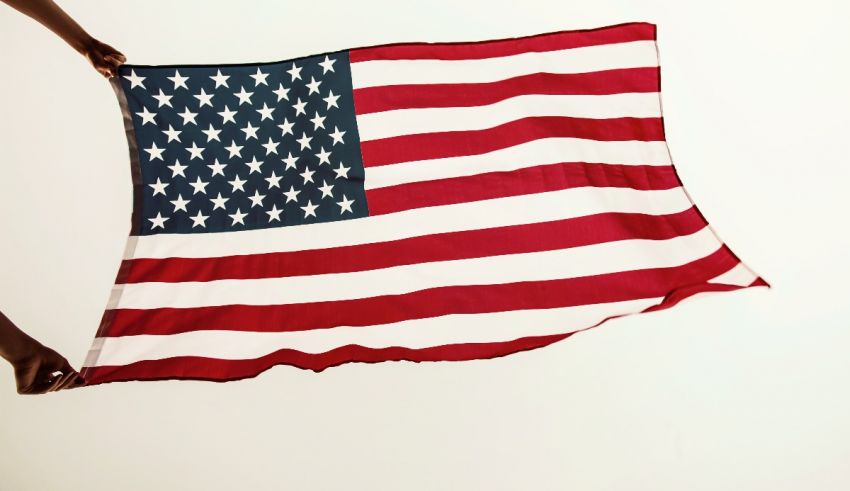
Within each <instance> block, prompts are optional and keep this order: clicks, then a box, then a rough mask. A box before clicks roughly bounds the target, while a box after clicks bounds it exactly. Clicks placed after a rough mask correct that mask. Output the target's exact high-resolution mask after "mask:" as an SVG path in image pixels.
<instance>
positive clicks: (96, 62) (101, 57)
mask: <svg viewBox="0 0 850 491" xmlns="http://www.w3.org/2000/svg"><path fill="white" fill-rule="evenodd" d="M0 1H2V2H3V3H6V4H7V5H9V6H10V7H12V8H13V9H15V10H17V11H19V12H21V13H22V14H24V15H27V16H29V17H32V18H33V19H35V20H37V21H38V22H39V23H40V24H41V25H43V26H44V27H46V28H48V29H50V30H51V31H53V32H54V33H56V35H58V36H59V37H61V38H62V39H64V40H65V42H66V43H68V44H69V45H70V46H71V47H72V48H74V50H76V51H77V52H78V53H80V54H81V55H83V56H85V57H86V59H87V60H88V61H89V63H91V64H92V66H93V67H94V69H95V70H97V71H98V73H100V74H101V75H103V76H104V77H106V78H110V77H114V76H115V74H116V73H118V67H119V66H120V65H121V64H123V63H125V62H126V61H127V57H126V56H124V55H123V54H122V53H121V52H120V51H118V50H117V49H115V48H113V47H112V46H110V45H108V44H106V43H102V42H100V41H98V40H97V39H95V38H93V37H92V36H91V35H89V33H87V32H86V31H85V29H83V28H82V27H80V25H79V24H77V22H76V21H74V19H72V18H71V17H70V16H69V15H68V14H67V13H65V11H64V10H62V9H61V8H60V7H59V6H58V5H56V4H55V3H54V2H53V1H52V0H0Z"/></svg>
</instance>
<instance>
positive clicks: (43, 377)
mask: <svg viewBox="0 0 850 491" xmlns="http://www.w3.org/2000/svg"><path fill="white" fill-rule="evenodd" d="M11 363H12V366H13V368H14V369H15V380H16V381H17V385H18V394H44V393H46V392H54V391H57V390H62V389H70V388H74V387H79V386H82V385H83V384H85V381H84V380H83V378H82V377H80V374H79V373H77V371H76V370H74V369H73V368H72V367H71V364H70V363H68V360H66V359H65V358H64V357H63V356H62V355H60V354H59V353H57V352H55V351H53V350H52V349H50V348H48V347H47V346H44V345H42V344H41V343H38V344H35V345H34V346H32V348H31V350H29V352H28V353H27V354H26V355H25V356H22V357H21V358H20V359H16V360H15V361H13V362H11ZM58 372H61V375H58Z"/></svg>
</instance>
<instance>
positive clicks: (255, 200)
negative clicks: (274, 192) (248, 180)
mask: <svg viewBox="0 0 850 491" xmlns="http://www.w3.org/2000/svg"><path fill="white" fill-rule="evenodd" d="M265 197H266V195H265V194H260V190H259V189H257V190H256V191H254V196H248V199H250V200H251V208H253V207H255V206H259V207H261V208H262V206H263V199H264V198H265Z"/></svg>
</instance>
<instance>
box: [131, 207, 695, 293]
mask: <svg viewBox="0 0 850 491" xmlns="http://www.w3.org/2000/svg"><path fill="white" fill-rule="evenodd" d="M705 226H706V223H705V221H704V220H703V219H702V218H701V217H700V215H699V213H697V211H696V210H695V209H694V208H691V209H689V210H686V211H684V212H681V213H677V214H674V215H662V216H651V215H641V214H636V213H635V214H629V213H604V214H598V215H591V216H586V217H579V218H571V219H565V220H559V221H552V222H543V223H533V224H525V225H514V226H509V227H498V228H489V229H482V230H469V231H463V232H450V233H444V234H434V235H426V236H422V237H412V238H408V239H402V240H394V241H389V242H378V243H373V244H363V245H355V246H344V247H333V248H328V249H315V250H306V251H293V252H278V253H269V254H251V255H240V256H225V257H218V258H181V257H174V258H166V259H131V260H126V261H125V263H127V277H126V280H125V282H126V283H141V282H148V281H156V282H168V283H175V282H181V281H212V280H223V279H251V278H281V277H287V276H306V275H317V274H328V273H346V272H352V271H365V270H373V269H380V268H389V267H392V266H399V265H404V264H417V263H425V262H434V261H449V260H455V259H467V258H473V257H485V256H494V255H501V254H517V253H524V252H538V251H549V250H556V249H564V248H568V247H579V246H584V245H589V244H598V243H602V242H610V241H614V240H626V239H641V238H643V239H655V240H663V239H669V238H673V237H677V236H680V235H688V234H691V233H694V232H696V231H698V230H700V229H702V228H703V227H705Z"/></svg>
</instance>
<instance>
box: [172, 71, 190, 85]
mask: <svg viewBox="0 0 850 491" xmlns="http://www.w3.org/2000/svg"><path fill="white" fill-rule="evenodd" d="M168 80H171V81H172V82H174V90H177V87H183V88H184V89H186V90H189V87H187V86H186V81H187V80H189V77H182V76H180V72H179V71H178V70H174V76H173V77H168Z"/></svg>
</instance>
